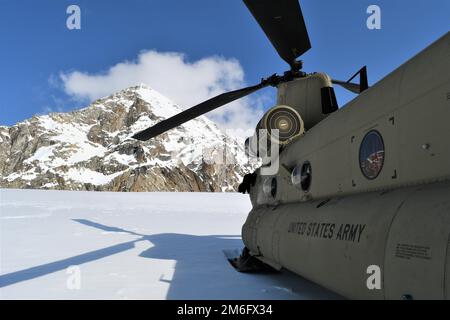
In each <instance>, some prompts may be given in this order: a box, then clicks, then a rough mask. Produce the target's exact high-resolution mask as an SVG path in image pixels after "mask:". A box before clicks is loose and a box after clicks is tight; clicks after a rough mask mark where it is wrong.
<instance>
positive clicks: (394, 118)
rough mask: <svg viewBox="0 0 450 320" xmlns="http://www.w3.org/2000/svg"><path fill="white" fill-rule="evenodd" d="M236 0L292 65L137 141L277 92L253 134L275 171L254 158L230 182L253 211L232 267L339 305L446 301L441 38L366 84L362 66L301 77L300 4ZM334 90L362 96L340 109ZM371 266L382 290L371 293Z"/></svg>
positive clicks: (449, 86) (448, 184) (449, 76)
mask: <svg viewBox="0 0 450 320" xmlns="http://www.w3.org/2000/svg"><path fill="white" fill-rule="evenodd" d="M244 2H245V4H246V5H247V7H248V8H249V10H250V12H251V13H252V14H253V16H254V17H255V19H256V20H257V22H258V23H259V25H260V26H261V28H262V29H263V31H264V32H265V34H266V35H267V37H268V38H269V40H270V41H271V42H272V44H273V46H274V47H275V49H276V50H277V52H278V54H279V55H280V57H281V58H282V59H283V60H285V61H286V62H287V63H288V64H289V65H290V70H289V71H287V72H285V73H284V74H283V75H281V76H279V75H273V76H271V77H269V78H267V79H263V80H262V81H261V83H260V84H257V85H255V86H251V87H247V88H244V89H240V90H236V91H232V92H228V93H224V94H221V95H219V96H216V97H214V98H212V99H209V100H207V101H205V102H203V103H200V104H199V105H196V106H194V107H192V108H190V109H187V110H185V111H183V112H181V113H180V114H178V115H175V116H174V117H172V118H169V119H167V120H164V121H162V122H160V123H158V124H156V125H155V126H153V127H150V128H148V129H146V130H144V131H141V132H139V133H137V134H136V135H135V136H134V138H136V139H139V140H148V139H150V138H152V137H155V136H157V135H159V134H162V133H164V132H165V131H167V130H170V129H172V128H174V127H176V126H178V125H180V124H182V123H184V122H186V121H189V120H191V119H193V118H195V117H198V116H200V115H202V114H204V113H207V112H209V111H211V110H214V109H216V108H218V107H220V106H223V105H225V104H227V103H229V102H231V101H233V100H236V99H239V98H242V97H244V96H246V95H248V94H251V93H253V92H255V91H257V90H259V89H261V88H264V87H266V86H269V85H270V86H274V87H276V88H277V89H278V96H277V105H276V106H275V107H273V108H271V109H269V110H268V111H267V112H266V113H265V115H264V116H263V118H262V119H261V120H260V121H259V123H258V125H257V128H256V129H257V130H259V129H266V132H267V136H268V139H267V140H269V141H272V142H277V143H278V145H279V155H278V158H277V161H278V162H279V169H278V170H277V172H276V173H274V174H269V175H267V174H263V170H264V168H265V167H266V166H269V165H271V163H264V162H263V164H262V166H261V167H260V168H259V169H257V170H256V171H255V172H254V173H252V174H249V175H247V176H245V177H244V181H243V183H242V184H241V185H240V186H239V191H241V192H243V193H245V192H248V193H249V194H250V199H251V202H252V205H253V209H252V210H251V212H250V213H249V215H248V217H247V220H246V222H245V224H244V226H243V228H242V239H243V242H244V244H245V248H244V250H243V252H242V254H241V256H240V257H239V258H238V259H235V260H233V261H231V262H232V263H233V265H234V266H235V267H236V268H237V269H238V270H240V271H248V270H252V269H253V268H254V267H255V266H256V265H257V264H256V263H255V261H258V262H262V263H264V265H265V266H266V265H269V266H271V267H272V268H274V269H277V270H278V269H281V268H285V269H288V270H291V271H292V272H294V273H297V274H299V275H301V276H303V277H306V278H308V279H310V280H312V281H314V282H316V283H318V284H320V285H322V286H324V287H326V288H329V289H331V290H333V291H335V292H337V293H339V294H341V295H343V296H345V297H348V298H355V299H449V298H450V124H449V123H450V33H447V34H446V35H444V36H443V37H442V38H441V39H439V40H437V41H436V42H435V43H433V44H432V45H430V46H429V47H428V48H426V49H425V50H423V51H422V52H420V53H419V54H418V55H416V56H415V57H414V58H412V59H411V60H409V61H408V62H406V63H405V64H403V65H402V66H400V67H399V68H398V69H397V70H395V71H393V72H392V73H390V74H389V75H388V76H386V77H385V78H384V79H382V80H381V81H379V82H378V83H376V84H374V85H373V86H372V87H370V88H369V87H368V82H367V73H366V69H365V68H362V69H361V70H360V71H359V72H358V73H357V74H359V78H360V81H359V83H354V82H350V81H351V80H352V79H350V80H349V81H339V80H333V79H331V78H330V77H329V76H328V75H327V74H325V73H312V74H307V73H305V72H303V71H301V68H302V62H301V61H298V60H297V58H298V57H299V56H300V55H302V54H303V53H305V52H306V51H307V50H309V49H310V48H311V45H310V41H309V37H308V34H307V30H306V26H305V23H304V20H303V16H302V13H301V9H300V6H299V3H298V0H244ZM352 78H353V77H352ZM333 84H337V85H341V86H343V87H344V88H346V89H348V90H351V91H353V92H356V93H358V94H359V95H358V96H357V97H356V98H355V99H353V100H352V101H350V102H349V103H347V104H346V105H345V106H344V107H343V108H340V109H339V108H338V106H337V102H336V98H335V95H334V91H333ZM276 130H277V131H276ZM275 132H278V135H275V134H272V133H275ZM254 137H256V135H255V136H254ZM251 140H252V141H253V142H254V140H255V138H252V139H251ZM256 140H258V138H256ZM275 140H276V141H275ZM248 145H249V151H252V149H254V148H252V147H251V146H252V145H254V143H248ZM253 152H255V151H254V150H253ZM371 270H378V271H379V275H380V278H381V286H378V287H377V286H375V288H374V287H373V286H372V287H371V286H368V278H370V272H371ZM374 274H375V271H374Z"/></svg>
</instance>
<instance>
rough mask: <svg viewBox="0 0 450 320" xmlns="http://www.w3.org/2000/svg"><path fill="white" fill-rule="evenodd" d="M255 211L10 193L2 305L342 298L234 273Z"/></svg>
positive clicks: (191, 201)
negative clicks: (233, 258) (235, 253)
mask: <svg viewBox="0 0 450 320" xmlns="http://www.w3.org/2000/svg"><path fill="white" fill-rule="evenodd" d="M250 208H251V204H250V201H249V199H248V197H246V196H244V195H241V194H236V193H157V192H155V193H143V192H141V193H110V192H82V191H48V190H47V191H46V190H8V189H0V298H1V299H316V298H319V299H328V298H338V297H337V296H336V295H335V294H333V293H331V292H329V291H327V290H325V289H323V288H321V287H319V286H317V285H316V284H314V283H311V282H309V281H308V280H305V279H303V278H301V277H298V276H296V275H293V274H291V273H289V272H287V271H283V272H281V273H274V274H242V273H238V272H236V271H235V270H234V269H233V268H232V267H231V266H230V265H229V263H228V261H227V260H226V259H225V257H224V255H223V250H229V249H236V248H242V246H243V244H242V241H241V237H240V231H241V226H242V224H243V223H244V221H245V218H246V215H247V213H248V211H249V210H250Z"/></svg>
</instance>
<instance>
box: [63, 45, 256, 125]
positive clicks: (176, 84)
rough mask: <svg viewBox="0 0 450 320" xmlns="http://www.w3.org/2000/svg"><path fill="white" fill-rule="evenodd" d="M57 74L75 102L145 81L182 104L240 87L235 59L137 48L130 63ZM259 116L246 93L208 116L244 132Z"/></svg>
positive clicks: (240, 76)
mask: <svg viewBox="0 0 450 320" xmlns="http://www.w3.org/2000/svg"><path fill="white" fill-rule="evenodd" d="M60 78H61V80H62V84H63V89H64V91H65V92H66V93H67V94H68V95H70V96H72V97H74V98H76V99H80V100H86V99H87V100H89V101H93V100H95V99H98V98H101V97H104V96H107V95H110V94H111V93H114V92H116V91H119V90H122V89H124V88H127V87H130V86H133V85H137V84H140V83H145V84H147V85H149V86H150V87H152V88H153V89H155V90H157V91H159V92H160V93H162V94H163V95H165V96H167V97H168V98H170V99H172V100H173V101H175V102H176V103H177V104H179V105H180V106H182V107H185V108H188V107H192V106H194V105H196V104H198V103H199V102H201V101H204V100H207V99H208V98H211V97H213V96H215V95H217V94H220V93H222V92H225V91H229V90H234V89H238V88H241V87H244V86H246V84H245V82H244V71H243V69H242V67H241V65H240V64H239V62H238V61H237V60H235V59H226V58H223V57H218V56H214V57H207V58H203V59H201V60H198V61H195V62H189V61H187V59H186V56H185V55H183V54H181V53H174V52H170V53H161V52H157V51H143V52H141V53H140V54H139V55H138V58H137V59H136V60H135V61H124V62H121V63H118V64H116V65H114V66H112V67H110V68H109V69H108V70H107V71H106V72H103V73H95V74H89V73H85V72H80V71H73V72H69V73H62V74H61V75H60ZM261 115H262V100H261V97H260V98H255V97H247V98H244V99H241V100H238V101H236V102H233V103H231V104H230V105H227V106H226V107H222V108H220V109H217V110H216V111H213V112H211V113H210V114H208V116H209V117H210V118H211V119H212V120H214V121H216V122H217V123H218V124H219V125H220V126H221V127H222V128H224V129H229V128H233V129H244V130H246V129H249V128H254V127H255V125H256V122H257V121H258V120H259V118H260V117H261Z"/></svg>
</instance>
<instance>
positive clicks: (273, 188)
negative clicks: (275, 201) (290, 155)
mask: <svg viewBox="0 0 450 320" xmlns="http://www.w3.org/2000/svg"><path fill="white" fill-rule="evenodd" d="M263 192H264V194H265V195H266V196H267V197H269V196H271V197H272V198H275V196H276V195H277V179H276V178H267V179H266V180H265V181H264V184H263Z"/></svg>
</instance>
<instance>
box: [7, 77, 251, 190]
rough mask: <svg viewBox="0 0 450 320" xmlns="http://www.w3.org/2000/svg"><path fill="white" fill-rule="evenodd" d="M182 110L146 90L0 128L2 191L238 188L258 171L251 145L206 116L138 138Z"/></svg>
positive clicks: (131, 90) (122, 93) (132, 89)
mask: <svg viewBox="0 0 450 320" xmlns="http://www.w3.org/2000/svg"><path fill="white" fill-rule="evenodd" d="M180 111H182V109H181V108H180V107H179V106H177V105H176V104H175V103H173V102H172V101H170V100H169V99H168V98H166V97H164V96H163V95H161V94H159V93H158V92H156V91H154V90H153V89H151V88H149V87H148V86H145V85H139V86H135V87H130V88H128V89H125V90H122V91H120V92H118V93H116V94H113V95H111V96H109V97H106V98H102V99H99V100H97V101H95V102H93V103H92V104H91V105H90V106H88V107H87V108H84V109H80V110H77V111H73V112H68V113H52V114H50V115H45V116H34V117H33V118H31V119H28V120H25V121H23V122H19V123H17V124H16V125H14V126H12V127H0V172H1V177H0V187H4V188H35V189H59V190H99V191H233V190H235V189H236V188H237V185H238V184H239V182H240V181H241V179H242V176H243V175H244V174H246V173H248V172H250V171H251V170H252V169H253V166H252V165H251V164H249V163H248V160H247V158H246V156H245V153H244V149H243V141H240V139H237V138H235V137H231V136H228V135H226V134H225V133H224V132H222V131H221V130H220V129H219V128H218V127H217V125H216V124H214V123H213V122H212V121H210V120H208V119H207V118H206V117H203V116H202V117H199V118H197V119H194V120H192V121H189V122H187V123H185V124H183V125H181V126H180V127H178V128H175V129H173V130H171V131H169V132H167V133H165V134H163V135H161V136H159V137H157V138H155V139H151V140H149V141H146V142H140V141H137V140H134V139H131V136H132V135H133V134H134V133H136V132H138V131H140V130H142V129H145V128H146V127H148V126H151V125H153V124H155V123H157V122H159V121H161V120H163V119H166V118H168V117H170V116H172V115H174V114H177V113H179V112H180Z"/></svg>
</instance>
